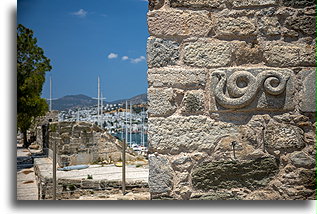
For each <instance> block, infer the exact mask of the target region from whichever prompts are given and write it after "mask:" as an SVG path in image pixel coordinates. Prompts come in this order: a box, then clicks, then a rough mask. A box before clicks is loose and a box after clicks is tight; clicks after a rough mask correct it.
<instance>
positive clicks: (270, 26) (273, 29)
mask: <svg viewBox="0 0 317 214" xmlns="http://www.w3.org/2000/svg"><path fill="white" fill-rule="evenodd" d="M258 28H259V31H260V32H261V34H262V35H264V36H277V35H280V34H281V25H280V23H279V21H278V18H277V17H274V16H273V17H270V16H264V17H262V18H261V19H260V20H259V23H258Z"/></svg>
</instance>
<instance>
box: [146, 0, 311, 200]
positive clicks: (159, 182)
mask: <svg viewBox="0 0 317 214" xmlns="http://www.w3.org/2000/svg"><path fill="white" fill-rule="evenodd" d="M315 15H316V12H315V1H313V0H297V1H293V0H287V1H286V0H244V1H241V0H227V1H225V0H165V1H164V0H150V1H149V12H148V14H147V20H148V30H149V33H150V37H149V39H148V41H147V62H148V68H149V69H148V84H149V88H148V99H149V143H150V148H149V151H150V153H151V154H150V155H149V164H150V177H149V187H150V192H151V195H152V199H184V200H187V199H193V200H200V199H203V200H205V199H211V200H216V199H224V200H240V199H242V200H243V199H260V200H273V199H291V200H293V199H300V200H302V199H315V189H316V185H315V177H316V165H315V156H316V150H315V139H316V132H315V127H316V119H315V113H316V106H315V98H316V93H315V79H316V74H315V70H316V64H315V63H316V62H315V26H316V21H315Z"/></svg>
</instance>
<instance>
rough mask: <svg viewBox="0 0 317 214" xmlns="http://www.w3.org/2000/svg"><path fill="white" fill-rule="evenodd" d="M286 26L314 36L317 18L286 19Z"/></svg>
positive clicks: (299, 17) (297, 17)
mask: <svg viewBox="0 0 317 214" xmlns="http://www.w3.org/2000/svg"><path fill="white" fill-rule="evenodd" d="M285 24H286V26H288V27H289V28H291V29H293V30H295V31H300V32H302V33H305V34H307V35H314V34H315V31H316V28H315V26H316V18H315V16H291V17H288V18H287V19H286V21H285Z"/></svg>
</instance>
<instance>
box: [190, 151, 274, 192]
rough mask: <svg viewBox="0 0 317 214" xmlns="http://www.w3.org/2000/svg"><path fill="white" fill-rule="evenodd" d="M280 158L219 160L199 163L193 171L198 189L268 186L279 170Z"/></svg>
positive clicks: (193, 180) (193, 179)
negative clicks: (237, 160)
mask: <svg viewBox="0 0 317 214" xmlns="http://www.w3.org/2000/svg"><path fill="white" fill-rule="evenodd" d="M278 166H279V163H278V160H277V159H275V158H271V157H264V158H259V159H256V160H247V161H239V162H236V161H219V162H203V163H201V164H198V165H197V166H196V167H195V168H194V169H193V172H192V182H193V186H194V187H195V188H196V189H199V190H204V191H208V190H210V189H219V188H223V189H231V188H237V187H244V188H250V189H253V190H254V189H257V188H261V187H264V186H266V185H267V184H268V183H269V181H270V180H271V178H272V177H273V176H274V175H275V174H277V172H278V170H279V167H278Z"/></svg>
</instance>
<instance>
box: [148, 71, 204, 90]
mask: <svg viewBox="0 0 317 214" xmlns="http://www.w3.org/2000/svg"><path fill="white" fill-rule="evenodd" d="M206 76H207V75H206V71H205V70H204V69H187V68H182V67H172V68H170V67H169V68H162V69H149V71H148V81H149V86H153V87H173V88H187V89H189V88H192V89H195V88H202V87H204V86H205V85H206Z"/></svg>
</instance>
